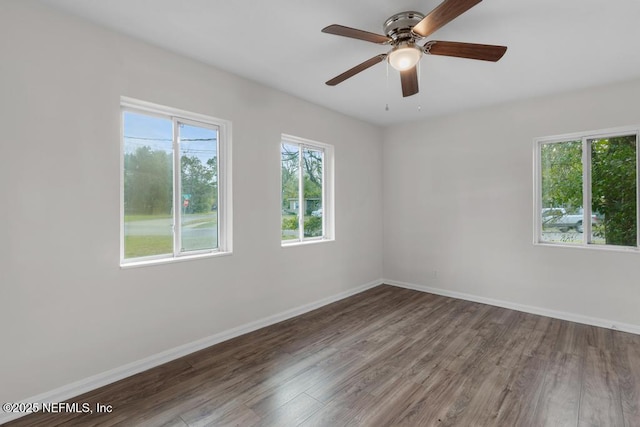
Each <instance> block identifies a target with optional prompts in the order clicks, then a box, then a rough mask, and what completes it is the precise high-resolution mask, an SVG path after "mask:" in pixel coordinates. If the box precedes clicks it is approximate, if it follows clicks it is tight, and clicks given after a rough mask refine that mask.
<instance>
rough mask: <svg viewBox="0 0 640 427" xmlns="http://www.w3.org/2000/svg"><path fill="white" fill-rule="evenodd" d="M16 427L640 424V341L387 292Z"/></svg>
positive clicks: (221, 347) (216, 349) (192, 358)
mask: <svg viewBox="0 0 640 427" xmlns="http://www.w3.org/2000/svg"><path fill="white" fill-rule="evenodd" d="M70 402H89V403H90V404H91V405H94V404H95V403H96V402H101V403H103V404H110V405H113V411H112V412H111V413H110V414H96V413H94V414H90V415H89V414H87V415H85V414H57V415H51V414H48V415H47V414H35V415H30V416H27V417H24V418H21V419H19V420H16V421H14V422H12V423H10V424H9V425H11V426H47V427H49V426H55V425H92V426H93V425H100V426H110V425H135V426H139V425H150V426H205V425H212V426H226V425H239V426H297V425H302V426H332V427H334V426H343V425H366V426H387V425H406V426H546V425H548V426H581V427H582V426H584V427H587V426H640V336H637V335H633V334H627V333H623V332H617V331H612V330H608V329H602V328H596V327H592V326H586V325H582V324H577V323H572V322H566V321H562V320H556V319H551V318H548V317H541V316H535V315H531V314H526V313H521V312H517V311H512V310H507V309H502V308H496V307H491V306H488V305H483V304H477V303H471V302H466V301H461V300H456V299H451V298H445V297H440V296H436V295H432V294H426V293H421V292H416V291H411V290H406V289H401V288H396V287H391V286H379V287H376V288H374V289H372V290H369V291H367V292H364V293H361V294H358V295H356V296H353V297H351V298H347V299H345V300H342V301H339V302H337V303H334V304H331V305H328V306H325V307H323V308H320V309H318V310H315V311H313V312H310V313H307V314H304V315H302V316H298V317H296V318H294V319H291V320H288V321H285V322H282V323H279V324H276V325H273V326H270V327H267V328H264V329H261V330H258V331H255V332H252V333H250V334H247V335H243V336H241V337H238V338H235V339H232V340H229V341H226V342H224V343H221V344H218V345H216V346H213V347H210V348H208V349H205V350H202V351H200V352H198V353H194V354H191V355H189V356H186V357H183V358H181V359H179V360H176V361H174V362H171V363H168V364H165V365H163V366H160V367H158V368H155V369H152V370H149V371H147V372H144V373H141V374H138V375H136V376H133V377H130V378H127V379H125V380H122V381H119V382H117V383H114V384H111V385H109V386H106V387H103V388H101V389H98V390H95V391H93V392H91V393H88V394H86V395H83V396H79V397H77V398H75V399H71V400H70Z"/></svg>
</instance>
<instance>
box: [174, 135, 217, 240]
mask: <svg viewBox="0 0 640 427" xmlns="http://www.w3.org/2000/svg"><path fill="white" fill-rule="evenodd" d="M179 138H180V182H181V188H180V196H181V198H180V202H181V204H180V209H181V213H182V218H181V228H180V233H181V240H182V241H181V246H180V248H181V249H180V250H181V252H187V251H198V250H204V249H215V248H217V247H218V131H217V130H216V129H209V128H204V127H198V126H191V125H186V124H183V123H180V124H179Z"/></svg>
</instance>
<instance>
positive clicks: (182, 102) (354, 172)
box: [0, 0, 382, 402]
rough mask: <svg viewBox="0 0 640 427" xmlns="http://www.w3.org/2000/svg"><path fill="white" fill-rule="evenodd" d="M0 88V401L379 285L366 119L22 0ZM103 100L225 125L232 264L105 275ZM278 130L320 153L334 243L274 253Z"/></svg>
mask: <svg viewBox="0 0 640 427" xmlns="http://www.w3.org/2000/svg"><path fill="white" fill-rule="evenodd" d="M0 94H1V95H0V121H1V123H2V126H1V130H2V154H1V155H0V171H1V172H0V173H1V174H2V175H1V179H0V186H1V187H0V190H1V193H0V194H1V196H2V199H3V203H2V209H0V211H1V213H0V215H1V216H0V224H2V240H1V245H0V247H1V248H0V251H1V252H0V274H1V276H0V279H1V286H0V325H2V330H3V333H2V338H0V346H1V348H0V402H5V401H15V400H18V399H24V398H28V397H30V396H34V395H36V394H39V393H42V392H47V391H49V390H52V389H55V388H57V387H61V386H65V385H66V384H69V383H72V382H74V381H77V380H80V379H84V378H87V377H89V376H91V375H94V374H98V373H101V372H104V371H107V370H110V369H113V368H117V367H119V366H122V365H125V364H127V363H130V362H133V361H136V360H139V359H142V358H145V357H148V356H150V355H154V354H156V353H159V352H161V351H164V350H167V349H170V348H174V347H176V346H180V345H183V344H185V343H189V342H193V341H195V340H198V339H201V338H203V337H207V336H210V335H212V334H216V333H219V332H221V331H226V330H229V329H230V328H234V327H237V326H240V325H244V324H246V323H248V322H251V321H255V320H258V319H262V318H265V317H267V316H270V315H274V314H277V313H280V312H283V311H285V310H289V309H292V308H296V307H300V306H302V305H304V304H308V303H311V302H314V301H318V300H321V299H323V298H327V297H330V296H333V295H336V294H339V293H341V292H345V291H349V290H352V289H355V288H357V287H358V286H360V285H364V284H366V283H369V282H371V281H374V280H377V279H379V278H380V277H382V258H381V255H382V250H381V246H382V233H381V229H382V206H381V199H382V193H381V190H380V188H381V186H382V181H381V174H380V170H381V168H382V162H381V151H382V146H381V143H382V131H381V130H380V129H379V128H377V127H375V126H372V125H369V124H365V123H363V122H359V121H356V120H353V119H350V118H347V117H345V116H343V115H341V114H338V113H334V112H331V111H328V110H326V109H323V108H320V107H318V106H315V105H312V104H309V103H307V102H303V101H301V100H299V99H296V98H294V97H291V96H288V95H285V94H283V93H279V92H277V91H274V90H271V89H268V88H265V87H263V86H260V85H258V84H256V83H252V82H249V81H246V80H243V79H241V78H238V77H235V76H233V75H230V74H228V73H225V72H222V71H219V70H216V69H213V68H211V67H208V66H206V65H204V64H201V63H198V62H195V61H191V60H188V59H185V58H183V57H180V56H178V55H175V54H172V53H169V52H166V51H163V50H160V49H157V48H154V47H151V46H149V45H146V44H143V43H141V42H137V41H134V40H132V39H129V38H126V37H123V36H120V35H116V34H114V33H111V32H109V31H106V30H103V29H101V28H98V27H95V26H92V25H90V24H88V23H84V22H83V21H80V20H78V19H76V18H73V17H71V16H68V15H64V14H62V13H58V12H56V11H53V10H51V9H48V8H47V7H44V6H42V5H40V4H38V3H36V2H33V1H25V0H21V1H17V0H15V1H2V2H0ZM121 95H124V96H129V97H133V98H138V99H142V100H146V101H150V102H155V103H159V104H163V105H168V106H171V107H175V108H180V109H184V110H189V111H193V112H197V113H203V114H208V115H211V116H214V117H219V118H222V119H227V120H230V121H231V122H232V126H233V186H234V188H233V196H234V225H235V227H234V245H233V247H234V254H233V255H232V256H227V257H219V258H215V259H204V260H194V261H188V262H180V263H173V264H165V265H159V266H153V267H147V268H130V269H120V267H119V264H118V263H119V126H120V123H119V101H120V96H121ZM281 133H287V134H291V135H296V136H300V137H304V138H309V139H313V140H317V141H322V142H325V143H329V144H333V145H334V146H335V154H336V163H335V181H336V189H335V194H336V241H335V242H332V243H325V244H316V245H308V246H304V247H296V248H285V249H283V248H281V246H280V202H279V197H280V171H279V144H280V135H281ZM354 166H357V167H354Z"/></svg>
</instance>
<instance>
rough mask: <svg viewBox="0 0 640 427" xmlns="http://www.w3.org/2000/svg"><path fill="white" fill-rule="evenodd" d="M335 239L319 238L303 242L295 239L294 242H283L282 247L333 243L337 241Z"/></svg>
mask: <svg viewBox="0 0 640 427" xmlns="http://www.w3.org/2000/svg"><path fill="white" fill-rule="evenodd" d="M335 241H336V240H335V239H317V240H304V241H302V242H298V241H294V242H291V243H289V242H286V241H284V242H282V245H281V246H282V247H283V248H293V247H297V246H308V245H317V244H319V243H331V242H335Z"/></svg>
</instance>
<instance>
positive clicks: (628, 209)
mask: <svg viewBox="0 0 640 427" xmlns="http://www.w3.org/2000/svg"><path fill="white" fill-rule="evenodd" d="M588 142H589V147H590V148H591V194H592V210H593V213H594V217H595V218H594V219H593V220H592V222H593V224H594V225H593V236H592V243H594V244H603V245H616V246H637V243H638V242H637V231H636V230H637V218H638V214H637V200H636V197H637V188H636V183H637V176H636V159H637V156H636V136H635V135H627V136H617V137H614V138H604V139H590V140H588Z"/></svg>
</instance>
